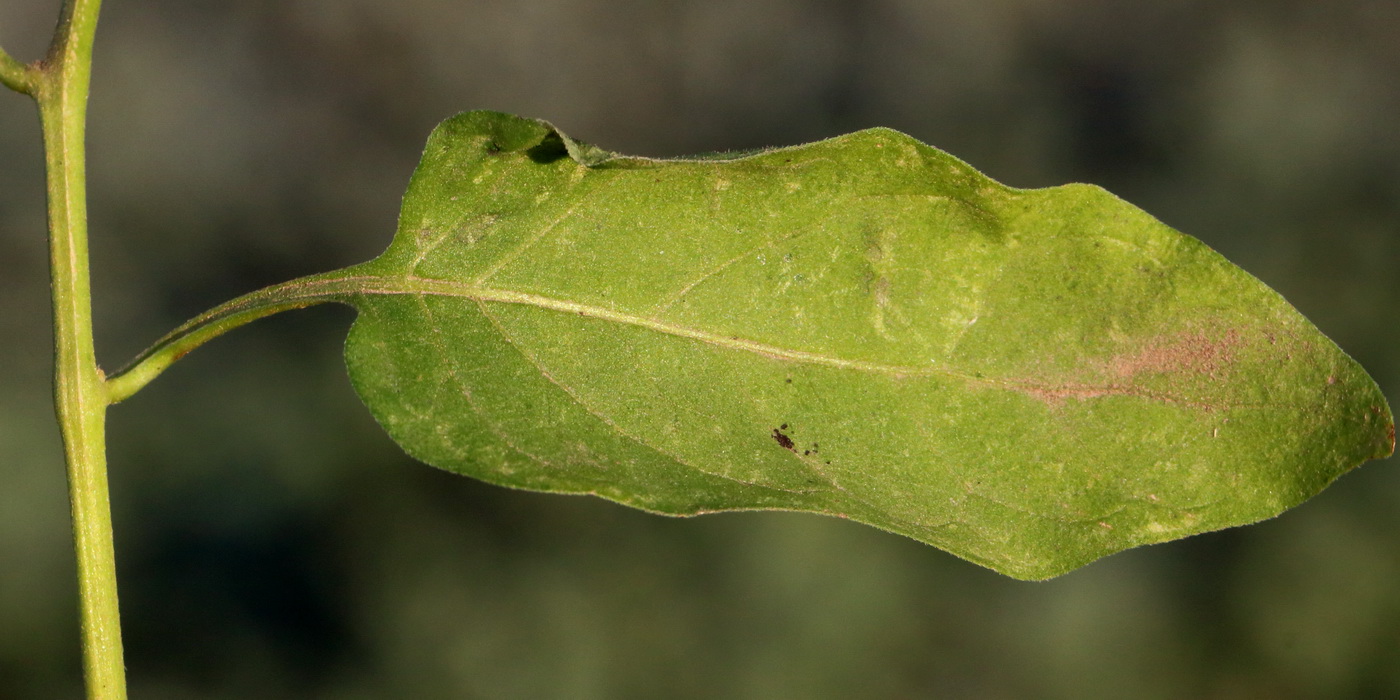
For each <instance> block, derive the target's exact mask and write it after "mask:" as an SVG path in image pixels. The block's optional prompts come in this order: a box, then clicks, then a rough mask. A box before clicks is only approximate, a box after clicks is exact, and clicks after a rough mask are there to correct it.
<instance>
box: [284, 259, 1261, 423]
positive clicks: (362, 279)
mask: <svg viewBox="0 0 1400 700" xmlns="http://www.w3.org/2000/svg"><path fill="white" fill-rule="evenodd" d="M353 269H354V268H351V270H353ZM284 290H285V291H284V293H283V294H279V295H277V296H278V297H280V300H281V301H282V302H283V303H285V302H289V301H302V300H304V301H311V300H339V301H344V302H346V303H350V304H351V305H352V306H353V305H354V302H353V298H354V297H356V296H381V295H382V296H391V295H432V296H443V297H452V298H458V299H467V300H472V301H477V302H494V303H502V304H522V305H526V306H533V307H536V308H540V309H545V310H549V311H556V312H559V313H568V314H574V315H576V316H580V317H583V318H590V319H595V320H600V321H609V322H613V323H620V324H624V325H629V326H634V327H638V328H644V329H647V330H650V331H653V332H656V333H661V334H665V335H670V336H674V337H678V338H688V339H691V340H695V341H699V342H702V343H706V344H708V345H713V346H716V347H720V348H723V349H727V350H734V351H739V352H747V353H751V354H754V355H759V356H762V357H767V358H770V359H774V360H778V361H783V362H793V363H798V364H808V365H817V366H823V367H831V368H835V369H843V370H850V371H858V372H868V373H872V374H881V375H885V376H889V377H892V378H896V379H898V378H905V377H933V376H939V377H948V378H950V379H957V380H960V381H964V382H967V383H970V384H979V385H983V386H988V387H993V388H999V389H1004V390H1008V391H1016V392H1018V393H1022V394H1026V395H1029V396H1032V397H1034V398H1037V399H1039V400H1041V401H1043V402H1045V403H1047V404H1058V403H1061V402H1063V401H1064V400H1066V399H1076V400H1085V399H1091V398H1104V397H1111V396H1124V397H1132V398H1139V399H1145V400H1150V401H1159V402H1162V403H1170V404H1178V405H1184V406H1188V407H1193V408H1203V409H1207V410H1218V409H1221V408H1237V407H1245V406H1248V404H1219V403H1209V402H1205V401H1200V400H1196V399H1190V398H1186V397H1182V396H1178V395H1174V394H1169V393H1165V392H1158V391H1152V390H1149V389H1145V388H1143V387H1140V386H1135V385H1131V384H1115V383H1107V384H1089V383H1074V382H1068V383H1046V382H1036V381H1029V380H1019V379H998V378H992V377H981V376H977V375H973V374H969V373H966V372H962V371H958V370H954V369H950V368H947V367H915V366H909V365H896V364H889V363H881V362H871V361H867V360H853V359H847V358H842V357H836V356H832V355H827V354H823V353H817V352H810V351H806V350H796V349H791V348H784V347H780V346H777V345H771V344H768V343H762V342H759V341H756V340H750V339H747V338H741V337H738V336H734V335H726V334H721V333H714V332H712V331H707V330H703V329H698V328H692V327H689V326H683V325H680V324H676V323H669V322H666V321H662V320H658V319H655V318H647V317H644V316H639V315H635V314H631V313H626V312H622V311H617V310H615V309H609V308H606V307H601V306H594V305H591V304H583V303H579V302H575V301H569V300H566V299H556V298H553V297H548V296H544V295H540V294H532V293H529V292H520V291H515V290H510V289H500V288H496V287H489V286H482V285H475V284H469V283H463V282H455V281H451V280H442V279H433V278H428V277H416V276H411V275H379V274H370V275H366V274H351V275H344V276H338V277H337V276H326V275H321V276H317V277H315V278H310V279H306V280H301V281H299V283H297V282H294V283H289V284H288V285H286V286H284Z"/></svg>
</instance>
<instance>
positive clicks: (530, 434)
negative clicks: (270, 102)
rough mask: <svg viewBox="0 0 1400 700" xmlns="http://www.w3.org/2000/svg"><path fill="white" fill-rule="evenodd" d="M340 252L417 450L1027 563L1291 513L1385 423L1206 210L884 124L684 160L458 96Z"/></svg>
mask: <svg viewBox="0 0 1400 700" xmlns="http://www.w3.org/2000/svg"><path fill="white" fill-rule="evenodd" d="M321 284H322V285H323V286H324V287H325V289H327V290H331V291H333V292H334V293H335V294H338V295H343V296H345V297H346V298H347V300H348V301H350V302H351V303H353V304H354V306H356V307H357V308H358V309H359V312H360V314H359V317H358V320H357V321H356V322H355V326H354V329H353V330H352V332H351V334H350V338H349V340H348V342H347V345H346V357H347V361H348V364H349V368H350V375H351V378H352V380H353V382H354V384H355V387H356V389H357V390H358V392H359V394H360V396H361V397H362V398H363V399H364V401H365V403H366V404H367V405H368V406H369V408H370V410H371V411H372V412H373V413H374V415H375V417H376V418H377V419H378V420H379V422H380V423H381V424H382V425H383V426H384V427H385V428H386V429H387V430H388V432H389V434H390V435H392V436H393V438H394V439H395V440H396V441H398V443H399V444H400V445H402V446H403V447H404V449H405V450H407V451H408V452H409V453H410V454H411V455H413V456H414V457H416V458H418V459H420V460H422V461H424V462H427V463H429V464H432V465H435V466H438V467H441V468H443V469H448V470H451V471H454V472H458V473H461V474H466V475H470V476H473V477H476V478H479V479H483V480H485V481H489V482H492V483H495V484H501V485H505V486H513V487H518V488H525V489H534V490H540V491H554V492H564V493H590V494H596V495H599V496H602V497H604V498H608V499H611V500H614V501H617V502H619V503H624V504H627V505H630V506H634V507H637V508H642V509H645V510H648V511H653V512H657V513H667V514H675V515H684V514H694V513H705V512H713V511H721V510H739V509H784V510H799V511H811V512H816V513H825V514H828V515H834V516H837V517H842V518H850V519H852V520H857V521H860V522H864V523H869V524H871V525H874V526H876V527H879V528H883V529H885V530H889V531H892V532H897V533H900V534H903V535H907V536H909V537H912V538H915V539H917V540H921V541H923V542H927V543H929V544H932V545H935V546H937V547H940V548H942V549H945V550H947V551H949V552H952V553H953V554H956V555H957V556H960V557H963V558H966V559H969V560H971V561H974V562H977V563H979V564H982V565H985V566H988V567H991V568H993V569H995V570H997V571H1000V572H1002V573H1005V574H1008V575H1011V576H1014V577H1018V578H1027V579H1039V578H1046V577H1050V576H1055V575H1058V574H1061V573H1063V572H1066V571H1069V570H1071V569H1073V568H1075V567H1078V566H1080V565H1082V564H1085V563H1087V562H1089V561H1092V560H1094V559H1096V558H1098V557H1102V556H1104V555H1107V554H1110V553H1113V552H1116V551H1119V550H1122V549H1125V548H1128V547H1134V546H1137V545H1141V544H1147V543H1152V542H1160V541H1164V540H1170V539H1174V538H1178V537H1183V536H1186V535H1190V534H1194V533H1199V532H1204V531H1208V530H1215V529H1219V528H1224V527H1230V526H1234V525H1241V524H1245V523H1250V522H1253V521H1257V520H1260V519H1263V518H1268V517H1272V516H1274V515H1276V514H1278V513H1279V512H1281V511H1283V510H1284V509H1287V508H1289V507H1291V506H1293V505H1296V504H1297V503H1300V502H1301V501H1303V500H1305V499H1307V498H1308V497H1310V496H1312V495H1313V494H1315V493H1317V492H1318V491H1319V490H1321V489H1322V488H1323V487H1324V486H1326V485H1327V484H1328V483H1330V482H1331V481H1332V480H1334V479H1336V478H1337V477H1338V476H1339V475H1341V474H1342V473H1344V472H1346V471H1347V470H1349V469H1351V468H1352V467H1354V466H1356V465H1358V464H1359V463H1361V462H1363V461H1365V460H1367V459H1371V458H1376V457H1381V456H1384V455H1386V454H1389V453H1390V451H1391V450H1392V448H1393V442H1394V427H1393V421H1392V418H1391V415H1390V410H1389V408H1388V406H1387V405H1386V402H1385V399H1384V398H1383V396H1382V395H1381V393H1380V391H1379V389H1378V388H1377V387H1376V385H1375V383H1374V382H1373V381H1372V380H1371V379H1370V377H1369V376H1367V374H1366V373H1365V372H1364V371H1363V370H1362V369H1361V368H1360V367H1359V366H1358V365H1357V364H1356V363H1355V362H1354V361H1352V360H1351V359H1350V358H1349V357H1347V356H1346V355H1345V354H1344V353H1343V352H1342V351H1341V350H1339V349H1338V348H1337V347H1336V346H1335V345H1334V344H1333V343H1332V342H1331V341H1329V340H1328V339H1327V338H1326V337H1324V336H1323V335H1322V334H1321V333H1319V332H1318V331H1317V329H1316V328H1314V327H1313V326H1312V325H1311V324H1310V323H1308V321H1307V320H1305V319H1304V318H1303V317H1302V316H1301V315H1299V314H1298V312H1297V311H1295V310H1294V309H1293V308H1292V307H1290V306H1289V305H1288V304H1287V303H1286V302H1285V301H1284V300H1283V299H1282V298H1281V297H1279V296H1278V295H1277V294H1276V293H1274V292H1273V291H1271V290H1270V289H1268V288H1267V287H1266V286H1264V285H1263V284H1262V283H1260V282H1259V281H1258V280H1256V279H1254V278H1253V277H1251V276H1249V275H1248V274H1247V273H1245V272H1244V271H1242V270H1240V269H1239V268H1237V267H1234V266H1233V265H1231V264H1230V263H1229V262H1227V261H1226V260H1224V259H1223V258H1222V257H1221V256H1219V255H1218V254H1216V253H1215V252H1213V251H1211V250H1210V249H1209V248H1207V247H1206V246H1205V245H1203V244H1202V243H1200V242H1199V241H1197V240H1195V239H1193V238H1190V237H1188V236H1185V235H1182V234H1180V233H1177V232H1175V231H1173V230H1171V229H1170V228H1168V227H1167V226H1165V225H1163V224H1162V223H1160V222H1158V221H1157V220H1155V219H1153V218H1151V217H1150V216H1148V215H1147V214H1145V213H1143V212H1142V211H1140V210H1138V209H1136V208H1134V207H1133V206H1131V205H1129V204H1127V203H1125V202H1123V201H1122V200H1119V199H1117V198H1116V197H1114V196H1113V195H1111V194H1109V193H1107V192H1105V191H1104V190H1102V189H1099V188H1097V187H1092V186H1087V185H1066V186H1063V187H1055V188H1050V189H1041V190H1017V189H1012V188H1008V187H1006V186H1004V185H1001V184H998V183H996V182H994V181H992V180H990V179H988V178H986V177H985V176H983V175H981V174H979V173H978V172H976V171H974V170H973V169H972V168H970V167H968V166H967V165H966V164H964V163H962V162H960V161H958V160H956V159H955V158H953V157H951V156H949V155H947V154H945V153H942V152H940V151H938V150H936V149H934V148H931V147H929V146H926V145H924V144H921V143H919V142H917V141H915V140H914V139H912V138H910V137H908V136H905V135H903V134H900V133H898V132H895V131H891V130H888V129H870V130H867V131H861V132H857V133H854V134H849V135H846V136H841V137H838V138H834V139H830V140H827V141H822V142H819V143H814V144H809V145H805V146H797V147H793V148H781V149H774V150H769V151H763V152H759V153H751V154H741V155H721V156H714V157H707V158H696V159H685V160H664V161H663V160H653V159H646V158H632V157H624V156H619V155H616V154H612V153H608V152H606V151H603V150H600V149H598V148H595V147H592V146H588V145H585V144H582V143H579V142H577V141H574V140H571V139H569V138H567V137H566V136H564V135H563V134H561V133H560V132H559V131H557V130H556V129H554V128H553V127H552V126H550V125H549V124H547V123H545V122H540V121H534V120H527V119H521V118H518V117H513V116H509V115H504V114H498V113H489V112H472V113H467V114H463V115H460V116H458V117H456V118H453V119H450V120H448V121H447V122H445V123H444V124H442V125H441V126H440V127H439V128H438V129H437V130H436V132H434V134H433V136H432V138H431V139H430V140H429V142H428V145H427V149H426V152H425V153H424V155H423V160H422V163H421V165H420V166H419V168H418V170H417V172H416V174H415V175H414V177H413V180H412V183H411V184H410V186H409V190H408V193H407V195H406V196H405V198H404V204H403V214H402V218H401V222H400V225H399V231H398V234H397V236H396V237H395V239H394V241H393V243H392V245H391V246H390V247H389V249H388V250H387V251H386V252H385V253H384V254H383V255H382V256H380V257H379V258H377V259H375V260H373V261H371V262H369V263H366V264H364V265H361V266H357V267H354V268H350V269H349V270H347V271H344V272H342V273H340V274H339V275H335V276H333V277H331V278H325V281H323V282H322V283H321ZM328 293H329V292H328Z"/></svg>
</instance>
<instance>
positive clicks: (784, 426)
mask: <svg viewBox="0 0 1400 700" xmlns="http://www.w3.org/2000/svg"><path fill="white" fill-rule="evenodd" d="M1371 410H1375V407H1374V406H1372V407H1371ZM778 430H787V423H783V424H782V425H780V426H778Z"/></svg>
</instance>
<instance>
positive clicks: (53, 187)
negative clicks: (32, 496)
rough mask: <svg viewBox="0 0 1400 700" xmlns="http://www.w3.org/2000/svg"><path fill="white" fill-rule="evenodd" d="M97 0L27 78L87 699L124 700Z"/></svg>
mask: <svg viewBox="0 0 1400 700" xmlns="http://www.w3.org/2000/svg"><path fill="white" fill-rule="evenodd" d="M100 5H101V0H69V1H68V2H66V3H65V4H64V6H63V14H62V15H61V16H60V18H59V24H58V29H57V30H56V31H55V33H54V40H53V44H52V45H51V46H50V47H49V53H48V56H47V58H45V59H44V61H43V62H42V63H41V64H39V69H38V71H37V72H36V73H34V74H28V73H26V75H29V76H30V77H31V80H30V81H28V85H29V86H30V87H31V90H30V94H32V95H34V97H35V99H36V100H37V101H38V103H39V118H40V122H41V124H42V126H43V133H44V154H45V164H46V166H47V180H48V195H49V254H50V265H51V270H50V274H51V275H52V281H53V314H54V404H55V409H56V411H57V413H58V422H59V428H60V430H61V432H62V434H63V446H64V452H65V456H66V458H67V462H68V497H69V503H70V505H71V508H72V517H73V544H74V550H75V552H76V555H77V563H78V595H79V598H80V607H81V621H82V639H83V676H84V679H85V681H86V684H87V697H88V698H92V699H98V698H100V699H102V700H110V699H121V698H125V697H126V670H125V668H124V667H123V665H122V642H121V618H120V615H119V612H118V608H117V573H116V557H115V553H114V550H113V546H112V514H111V505H110V502H109V499H108V490H107V456H106V436H105V427H106V426H105V421H106V414H107V404H108V398H107V390H106V385H105V383H104V378H103V376H102V370H100V369H99V368H98V367H97V359H96V354H95V352H94V349H93V339H92V296H91V292H90V288H89V282H88V246H87V196H86V178H87V173H86V166H85V158H84V147H85V133H86V120H87V98H88V84H89V78H90V76H91V72H92V43H93V36H94V33H95V31H96V29H97V14H98V9H99V6H100Z"/></svg>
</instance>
